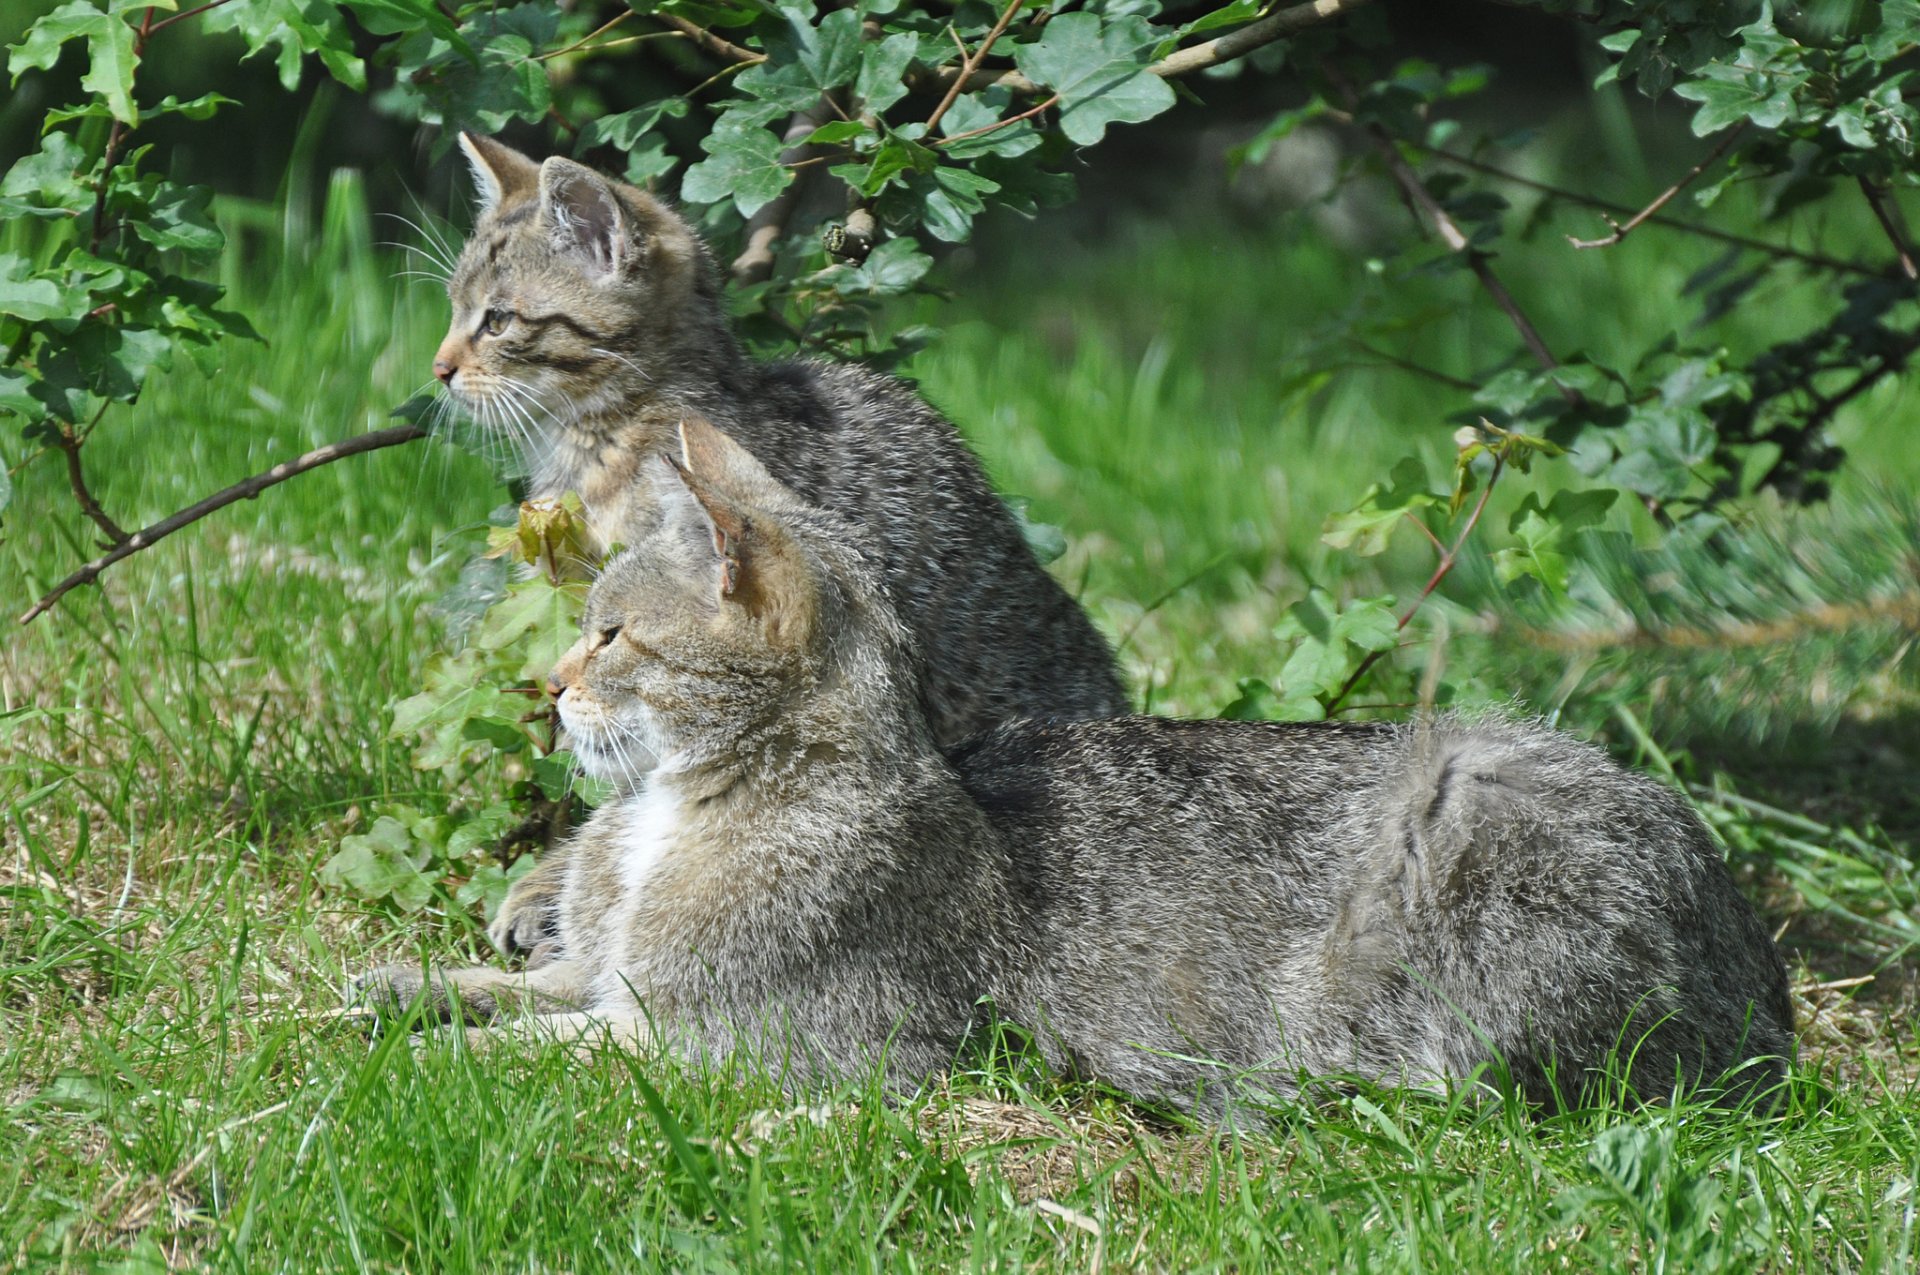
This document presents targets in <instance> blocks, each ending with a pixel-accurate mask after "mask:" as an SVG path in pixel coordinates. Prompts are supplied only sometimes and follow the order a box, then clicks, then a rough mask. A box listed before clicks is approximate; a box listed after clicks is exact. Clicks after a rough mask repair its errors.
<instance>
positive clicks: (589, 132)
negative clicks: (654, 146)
mask: <svg viewBox="0 0 1920 1275" xmlns="http://www.w3.org/2000/svg"><path fill="white" fill-rule="evenodd" d="M686 113H687V100H686V99H685V98H683V97H663V98H660V99H659V100H657V101H653V102H648V103H647V104H646V105H645V106H636V107H635V108H634V109H632V110H631V111H622V112H621V113H620V114H618V115H602V116H600V117H598V118H597V119H593V120H590V121H588V123H587V126H586V127H585V128H583V129H581V130H580V141H579V143H578V144H577V145H576V146H575V147H574V153H575V154H576V155H577V154H579V153H580V152H581V151H584V150H586V149H587V148H588V147H590V146H600V145H608V146H615V147H618V148H619V149H621V150H623V151H631V150H632V149H633V148H634V147H636V146H638V145H639V144H640V142H641V141H642V140H643V139H645V138H646V137H647V135H648V134H650V133H652V132H653V130H654V129H655V128H656V127H658V126H659V124H660V121H661V120H663V119H665V118H666V117H667V116H672V117H673V118H675V119H681V118H684V117H685V115H686Z"/></svg>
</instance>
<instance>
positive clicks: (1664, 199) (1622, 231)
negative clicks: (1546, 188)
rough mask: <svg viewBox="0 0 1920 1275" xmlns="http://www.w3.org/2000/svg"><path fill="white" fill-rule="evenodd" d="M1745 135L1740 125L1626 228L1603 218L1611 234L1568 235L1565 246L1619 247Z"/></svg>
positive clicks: (1742, 123)
mask: <svg viewBox="0 0 1920 1275" xmlns="http://www.w3.org/2000/svg"><path fill="white" fill-rule="evenodd" d="M1746 131H1747V126H1746V123H1745V122H1744V121H1742V122H1741V124H1740V126H1739V127H1738V128H1736V129H1733V130H1732V131H1731V132H1729V133H1728V134H1727V135H1726V136H1725V137H1723V138H1721V139H1720V144H1719V145H1718V146H1716V147H1714V148H1713V149H1712V150H1711V151H1709V152H1708V153H1707V157H1706V158H1705V159H1703V160H1701V161H1700V162H1699V163H1697V164H1695V165H1694V166H1693V167H1692V168H1690V169H1688V170H1687V175H1686V176H1684V177H1682V178H1681V179H1680V180H1679V181H1677V182H1675V183H1674V184H1673V185H1671V186H1669V187H1667V188H1666V189H1665V190H1663V191H1661V192H1660V194H1659V195H1658V196H1656V197H1655V198H1654V201H1653V202H1652V203H1650V204H1648V205H1647V206H1646V207H1645V208H1642V209H1641V210H1640V211H1639V212H1637V213H1635V214H1634V215H1633V216H1632V217H1631V218H1629V219H1628V220H1627V221H1626V223H1625V224H1622V223H1620V222H1617V221H1615V220H1614V219H1613V218H1612V217H1607V216H1604V215H1603V216H1602V218H1601V220H1603V221H1605V222H1606V223H1607V224H1608V225H1609V226H1612V227H1613V233H1612V234H1610V235H1608V236H1606V237H1605V238H1603V239H1576V238H1575V237H1574V236H1572V235H1568V236H1567V242H1568V243H1570V244H1572V245H1573V246H1574V247H1576V248H1611V247H1612V246H1613V245H1614V244H1617V243H1619V242H1620V241H1621V240H1622V239H1625V238H1626V237H1627V236H1628V235H1630V234H1632V233H1633V232H1634V231H1635V230H1636V229H1638V228H1639V226H1640V224H1641V223H1642V222H1644V221H1646V220H1647V218H1649V217H1651V216H1653V215H1654V214H1655V213H1657V212H1659V211H1660V210H1661V209H1662V208H1665V207H1666V206H1667V205H1668V204H1669V203H1671V202H1672V201H1673V197H1674V196H1675V195H1678V194H1679V193H1680V192H1681V191H1683V190H1685V189H1686V188H1687V187H1688V186H1690V185H1692V184H1693V182H1694V181H1695V180H1696V179H1697V178H1698V177H1699V176H1700V174H1701V173H1704V172H1706V171H1707V170H1708V169H1709V168H1712V167H1713V166H1714V164H1715V163H1717V162H1718V161H1719V159H1720V157H1721V156H1722V155H1724V154H1726V153H1727V151H1728V149H1729V148H1731V147H1732V146H1733V144H1734V143H1735V142H1737V141H1739V140H1740V139H1741V137H1743V136H1744V135H1745V134H1746Z"/></svg>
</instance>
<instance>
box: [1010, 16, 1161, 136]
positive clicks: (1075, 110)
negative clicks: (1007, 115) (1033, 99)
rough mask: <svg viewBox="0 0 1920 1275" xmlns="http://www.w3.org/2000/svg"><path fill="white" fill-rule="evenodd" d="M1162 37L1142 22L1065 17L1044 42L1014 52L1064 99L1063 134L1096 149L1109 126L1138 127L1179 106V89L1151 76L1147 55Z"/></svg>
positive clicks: (1033, 74) (1054, 24) (1018, 61)
mask: <svg viewBox="0 0 1920 1275" xmlns="http://www.w3.org/2000/svg"><path fill="white" fill-rule="evenodd" d="M1155 41H1156V37H1155V36H1154V34H1153V31H1152V29H1151V28H1150V27H1149V26H1148V25H1147V23H1146V22H1145V21H1144V20H1143V19H1141V18H1138V17H1129V18H1121V19H1119V20H1117V21H1114V22H1111V23H1107V24H1104V25H1103V24H1102V23H1101V21H1100V19H1099V18H1098V17H1097V16H1095V15H1094V14H1091V13H1063V14H1061V15H1060V16H1058V17H1056V18H1055V19H1054V20H1053V21H1051V22H1049V23H1048V24H1047V27H1046V30H1045V31H1044V32H1043V33H1042V34H1041V37H1040V39H1039V40H1037V41H1035V42H1034V43H1032V44H1023V45H1021V46H1020V47H1019V48H1018V49H1016V50H1015V51H1014V57H1013V60H1014V64H1015V65H1016V66H1018V67H1019V68H1020V70H1021V71H1022V72H1023V73H1025V74H1026V76H1027V77H1028V78H1029V79H1032V80H1036V81H1038V82H1039V83H1041V84H1044V85H1046V86H1047V87H1048V88H1051V89H1052V90H1054V92H1056V93H1058V94H1059V95H1060V131H1061V132H1063V133H1065V134H1066V135H1067V137H1068V139H1069V140H1070V141H1073V142H1074V143H1076V144H1077V145H1080V146H1092V145H1094V144H1095V143H1097V142H1099V141H1100V140H1101V139H1102V138H1103V137H1105V136H1106V134H1107V125H1109V124H1137V123H1139V122H1140V121H1142V120H1149V119H1152V118H1153V117H1154V116H1156V115H1158V114H1160V113H1161V112H1162V111H1164V110H1167V109H1168V108H1169V107H1171V106H1172V105H1173V103H1174V95H1173V89H1172V87H1171V86H1169V85H1168V84H1167V82H1166V81H1165V80H1163V79H1161V78H1160V77H1159V76H1157V75H1154V74H1152V73H1150V72H1149V71H1148V70H1147V69H1146V68H1147V62H1146V59H1145V57H1144V56H1143V53H1144V52H1145V51H1147V50H1149V49H1151V47H1152V46H1153V45H1154V43H1155Z"/></svg>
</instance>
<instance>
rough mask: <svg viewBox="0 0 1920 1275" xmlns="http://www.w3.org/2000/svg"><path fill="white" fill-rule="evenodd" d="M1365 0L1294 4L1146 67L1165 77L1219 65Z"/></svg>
mask: <svg viewBox="0 0 1920 1275" xmlns="http://www.w3.org/2000/svg"><path fill="white" fill-rule="evenodd" d="M1368 2H1369V0H1311V2H1310V3H1308V4H1296V5H1294V6H1293V7H1292V8H1290V9H1282V10H1280V11H1279V12H1278V13H1272V14H1268V15H1267V16H1266V17H1264V18H1262V19H1260V20H1259V21H1258V22H1253V23H1249V24H1248V25H1246V26H1244V27H1241V28H1239V29H1238V30H1235V31H1229V32H1227V33H1226V34H1225V35H1223V36H1221V37H1219V38H1218V39H1214V40H1208V41H1206V42H1205V43H1203V44H1196V45H1194V46H1193V47H1192V48H1187V49H1175V50H1174V51H1173V52H1172V53H1169V54H1168V55H1167V56H1166V57H1164V58H1162V59H1160V60H1159V61H1158V62H1155V63H1154V64H1153V65H1152V66H1150V67H1148V68H1147V70H1149V71H1151V72H1153V74H1155V75H1157V76H1159V77H1161V78H1162V79H1167V80H1171V79H1175V78H1177V77H1179V76H1182V75H1191V74H1192V73H1193V72H1195V71H1204V70H1206V69H1207V68H1208V67H1210V66H1220V65H1222V64H1223V63H1227V62H1232V61H1234V60H1235V59H1237V58H1243V57H1245V56H1247V54H1249V53H1251V52H1253V51H1254V50H1255V49H1258V48H1263V47H1265V46H1266V45H1269V44H1272V43H1273V42H1274V41H1275V40H1283V39H1285V38H1286V37H1288V36H1290V35H1298V34H1300V32H1302V31H1305V30H1306V29H1307V28H1308V27H1312V26H1318V25H1319V24H1320V23H1322V22H1326V21H1328V20H1330V19H1333V18H1337V17H1339V16H1340V15H1341V14H1343V13H1347V12H1350V11H1352V10H1354V9H1358V8H1360V7H1361V6H1362V5H1365V4H1367V3H1368Z"/></svg>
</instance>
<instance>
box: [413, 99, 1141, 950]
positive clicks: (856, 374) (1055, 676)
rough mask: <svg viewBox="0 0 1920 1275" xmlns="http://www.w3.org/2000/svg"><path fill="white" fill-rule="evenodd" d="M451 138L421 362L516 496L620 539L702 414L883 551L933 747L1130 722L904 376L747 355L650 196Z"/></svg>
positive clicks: (521, 912)
mask: <svg viewBox="0 0 1920 1275" xmlns="http://www.w3.org/2000/svg"><path fill="white" fill-rule="evenodd" d="M460 145H461V147H462V148H463V149H464V151H465V152H466V155H467V158H468V160H469V161H470V163H471V166H472V169H473V176H474V180H475V184H476V185H477V187H478V188H479V191H480V196H481V212H480V216H479V219H478V221H477V222H476V224H475V226H474V229H473V234H472V236H471V237H470V238H469V239H468V241H467V243H466V246H465V247H464V249H463V250H462V252H461V254H460V257H459V260H458V261H457V262H456V263H455V265H454V267H453V270H452V273H451V276H450V278H449V280H448V285H447V294H448V297H449V299H450V300H451V302H452V308H453V319H452V326H451V328H450V329H449V330H448V333H447V337H446V339H445V340H444V341H443V342H442V343H441V345H440V349H439V352H438V353H437V354H436V356H435V358H434V372H435V374H436V375H437V376H438V377H439V378H440V380H441V381H443V382H444V383H445V384H446V386H447V387H448V389H449V390H450V391H451V392H452V394H453V396H454V398H455V399H457V400H458V401H460V402H461V403H463V404H464V405H466V406H467V407H468V408H469V409H470V410H472V411H473V412H474V413H475V415H476V416H477V417H478V418H479V419H480V420H482V421H483V422H489V423H491V424H493V425H494V426H496V427H498V428H500V429H501V430H502V431H503V432H505V433H507V434H509V435H510V436H512V437H513V438H515V439H516V440H517V442H518V444H519V445H520V447H521V448H522V449H523V451H524V452H525V458H526V461H527V463H528V466H529V468H530V472H531V475H532V482H531V494H532V496H533V497H535V498H536V499H540V498H555V497H558V496H560V495H561V494H562V493H564V492H568V491H573V492H576V493H578V494H579V496H580V497H581V499H582V500H583V502H584V504H585V506H586V511H587V518H588V523H589V527H590V529H591V530H592V532H593V533H594V534H595V536H596V538H597V539H598V540H599V542H600V543H601V545H602V546H603V547H604V546H607V545H611V544H613V543H616V542H618V543H633V542H634V541H636V540H637V539H639V538H640V536H641V535H643V534H644V533H645V531H646V530H647V529H648V528H649V527H650V526H651V524H652V521H653V520H654V519H655V517H656V516H657V509H656V505H657V495H656V486H657V483H658V479H659V471H660V468H661V467H660V466H659V464H658V462H657V460H656V459H655V458H656V457H657V456H659V455H662V454H665V453H667V452H669V451H671V449H672V448H673V446H674V444H675V433H674V431H675V429H676V428H677V427H678V425H679V423H680V421H681V420H683V419H685V418H687V417H689V416H699V417H702V418H705V419H706V420H710V421H712V422H714V423H716V424H718V425H719V426H721V427H722V428H724V429H725V430H726V431H728V432H729V433H730V434H732V435H733V436H734V437H736V438H738V439H739V440H740V441H741V442H742V443H743V444H745V445H746V446H747V447H748V448H750V449H751V450H752V451H753V453H754V455H756V456H757V457H759V458H760V460H761V461H762V462H763V463H764V464H765V465H766V466H767V468H768V469H769V470H771V471H772V472H773V474H774V475H775V476H776V477H778V478H779V479H780V480H781V481H782V482H783V483H785V484H787V485H788V486H790V487H791V488H792V489H793V490H794V491H796V492H798V493H799V494H800V495H801V496H802V497H803V498H805V499H806V500H807V501H809V502H810V503H812V504H815V505H818V506H821V507H823V508H826V509H830V510H833V511H834V512H835V513H837V514H839V515H840V516H841V517H843V518H845V519H846V520H847V521H848V522H850V523H852V524H854V525H855V526H857V527H858V528H860V529H861V530H862V531H864V532H865V533H866V534H868V535H870V536H871V537H872V538H873V539H874V540H875V541H876V542H877V543H883V544H885V545H887V546H888V553H887V556H886V558H885V559H884V561H883V562H882V563H881V564H880V572H881V575H882V577H883V578H884V580H885V582H886V584H887V586H888V588H889V589H890V590H891V592H892V595H893V598H894V602H895V604H896V605H897V606H898V608H899V611H900V615H901V618H902V619H903V620H904V621H905V622H906V624H907V626H908V627H909V628H910V629H911V630H912V631H913V633H914V635H915V638H916V639H917V641H918V643H919V646H920V649H921V650H922V651H923V652H924V653H925V655H926V660H925V663H924V664H923V666H922V691H923V693H924V698H925V701H926V708H927V712H928V714H929V716H930V718H931V720H932V725H933V733H934V738H935V739H936V741H938V742H939V743H941V744H943V745H950V744H953V743H957V742H958V741H960V740H961V739H964V738H966V737H968V736H970V735H972V734H975V733H977V732H978V731H981V730H984V729H986V728H987V727H990V726H993V725H995V724H997V723H999V722H1001V721H1004V720H1006V719H1008V718H1011V717H1017V716H1024V717H1104V716H1112V715H1114V714H1117V713H1124V712H1126V711H1127V700H1126V695H1125V693H1124V691H1123V690H1122V688H1121V684H1120V680H1119V677H1118V675H1117V674H1116V672H1115V670H1114V660H1113V654H1112V652H1111V650H1110V649H1109V648H1108V646H1107V644H1106V641H1105V640H1104V639H1103V638H1102V637H1101V636H1100V634H1099V632H1098V631H1097V630H1096V629H1095V628H1094V626H1093V624H1092V622H1091V621H1090V620H1089V619H1088V618H1087V616H1086V613H1085V612H1084V611H1082V610H1081V608H1080V606H1079V604H1078V603H1076V602H1075V601H1074V600H1073V599H1072V598H1071V597H1070V596H1068V594H1067V593H1066V591H1065V590H1064V589H1062V588H1061V587H1060V585H1059V584H1058V583H1057V582H1056V581H1055V580H1054V579H1053V577H1052V576H1050V575H1048V574H1047V572H1046V571H1045V569H1043V568H1042V567H1041V566H1040V564H1039V563H1038V561H1036V560H1035V558H1034V556H1033V552H1032V550H1031V549H1030V548H1029V547H1028V545H1027V542H1026V538H1025V536H1024V535H1023V534H1022V532H1021V530H1020V528H1019V526H1018V524H1017V523H1016V522H1015V521H1014V519H1013V517H1012V515H1011V514H1010V513H1009V512H1008V511H1007V508H1006V506H1005V505H1004V504H1003V503H1002V502H1001V501H1000V499H999V497H998V496H997V495H995V493H994V491H993V488H992V486H991V485H990V484H989V482H988V480H987V477H986V474H985V473H984V472H983V470H982V469H981V467H980V462H979V460H978V459H977V458H976V457H975V456H974V454H973V453H972V452H971V451H970V450H969V449H968V447H967V445H966V443H965V442H964V441H963V440H962V439H961V438H960V435H959V434H958V432H957V431H956V430H955V429H954V427H953V426H952V425H951V424H950V423H948V422H947V421H946V420H945V419H943V418H942V417H941V416H939V415H938V414H937V413H936V412H934V410H933V409H932V408H930V407H929V406H928V405H927V404H926V403H925V402H923V401H922V400H921V399H920V398H918V397H917V396H916V395H915V394H914V393H913V392H912V390H911V389H910V388H909V387H908V386H907V385H906V384H905V383H904V382H902V381H900V380H898V379H896V378H893V377H889V376H882V375H879V374H877V373H874V372H871V371H868V370H866V369H864V368H860V367H857V366H851V365H843V364H832V363H824V362H812V361H793V362H783V363H771V364H768V363H760V362H756V361H754V360H752V359H750V358H748V357H747V356H746V355H745V354H744V353H743V352H742V350H741V349H740V346H739V344H738V342H737V341H736V340H735V339H734V336H733V333H732V331H731V329H730V327H729V325H728V322H727V318H726V314H725V310H724V307H723V303H722V298H721V291H720V281H719V273H718V271H717V270H716V268H715V266H714V262H713V260H712V257H711V255H710V254H709V252H708V251H707V248H706V245H705V244H703V243H702V242H701V240H700V238H699V236H698V235H696V234H695V233H694V231H693V229H692V228H691V227H690V226H688V225H687V223H686V222H685V221H683V220H682V219H681V218H680V217H679V216H677V215H676V214H675V213H674V212H673V211H672V210H671V209H669V208H668V207H667V206H666V205H664V204H662V203H661V202H659V201H658V200H655V199H653V198H652V197H651V196H649V195H648V194H646V193H645V192H644V191H641V190H638V189H635V188H634V187H632V186H628V185H625V184H624V183H621V182H616V181H611V180H609V179H607V178H605V177H602V176H601V175H600V174H598V173H595V172H594V171H592V170H591V169H588V168H585V167H583V166H581V165H579V164H576V163H573V162H572V161H570V160H567V159H562V158H559V157H553V158H549V159H547V160H546V161H545V162H544V163H536V162H535V161H533V160H532V159H529V158H528V157H527V156H525V155H522V154H520V153H519V152H518V151H515V150H512V149H511V148H509V147H507V146H503V145H501V144H500V143H498V142H495V141H492V140H490V139H488V138H484V137H478V136H475V135H473V134H467V133H463V134H461V136H460ZM557 874H558V864H557V862H555V863H554V864H552V865H550V866H543V867H542V868H541V869H540V870H538V871H536V872H535V873H534V874H533V875H532V876H530V877H528V878H526V879H524V880H523V881H522V882H521V883H520V885H519V886H518V887H517V888H516V890H515V891H514V894H513V895H512V896H511V897H510V898H509V900H508V903H507V906H506V908H505V909H504V910H503V912H502V914H501V916H500V917H499V918H498V919H497V921H496V923H495V926H494V933H495V937H496V940H497V941H499V942H500V943H501V944H502V946H503V947H504V948H506V949H512V948H514V947H531V946H533V944H534V942H535V941H536V940H537V938H538V937H539V935H540V934H541V933H542V932H543V931H544V930H545V929H546V928H547V922H548V920H549V916H548V912H547V906H548V904H549V903H550V900H551V895H552V890H553V887H554V885H555V884H556V883H557V880H558V876H557Z"/></svg>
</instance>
